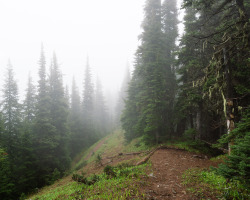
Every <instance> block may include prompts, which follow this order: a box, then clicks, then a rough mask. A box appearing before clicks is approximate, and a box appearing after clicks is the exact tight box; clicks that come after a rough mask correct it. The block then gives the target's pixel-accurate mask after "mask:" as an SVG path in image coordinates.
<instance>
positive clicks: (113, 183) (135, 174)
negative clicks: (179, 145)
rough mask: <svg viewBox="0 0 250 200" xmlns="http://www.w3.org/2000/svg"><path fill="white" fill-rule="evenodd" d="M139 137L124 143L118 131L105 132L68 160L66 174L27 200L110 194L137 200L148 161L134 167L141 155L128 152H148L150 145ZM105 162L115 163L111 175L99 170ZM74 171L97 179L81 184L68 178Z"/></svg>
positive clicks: (82, 197)
mask: <svg viewBox="0 0 250 200" xmlns="http://www.w3.org/2000/svg"><path fill="white" fill-rule="evenodd" d="M141 140H142V138H138V139H135V140H133V141H132V142H131V143H130V144H126V143H125V140H124V136H123V133H122V132H121V131H116V132H114V133H112V134H110V135H108V136H107V137H105V138H103V139H101V140H100V141H98V142H97V143H95V144H94V145H92V146H91V147H90V148H89V149H87V150H86V151H84V152H82V153H81V154H80V155H79V156H78V158H76V160H75V161H74V162H73V163H72V169H71V171H70V172H69V173H68V175H67V176H65V177H64V178H63V179H61V180H58V181H57V182H56V183H54V184H53V185H51V186H47V187H44V188H43V189H41V190H39V192H38V193H37V194H34V195H31V196H30V197H29V198H28V199H32V200H35V199H50V200H52V199H109V198H111V196H112V199H126V198H128V197H133V198H138V199H140V198H141V196H142V195H143V194H141V193H140V192H139V188H140V184H145V183H142V182H140V177H142V176H146V169H147V170H148V169H150V164H144V165H141V166H137V167H135V166H134V165H135V163H136V162H138V161H139V160H140V159H142V157H143V156H144V154H139V155H129V152H141V151H148V150H150V149H151V148H153V147H151V148H150V147H148V146H147V145H145V143H144V142H142V141H141ZM126 153H128V155H125V154H126ZM119 154H120V155H119ZM121 154H122V155H121ZM106 165H110V166H116V167H115V168H112V170H113V171H114V172H115V174H116V177H115V178H114V177H113V178H112V177H109V176H108V175H107V173H104V172H103V169H104V166H106ZM74 174H75V175H76V174H77V175H78V176H81V177H82V178H87V180H88V181H93V179H98V181H96V183H95V184H91V185H89V184H82V183H79V182H77V181H74V180H73V179H72V176H73V175H74ZM94 174H95V175H94ZM114 188H115V191H114V190H113V189H114ZM111 191H112V192H111Z"/></svg>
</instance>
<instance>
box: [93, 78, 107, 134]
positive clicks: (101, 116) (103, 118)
mask: <svg viewBox="0 0 250 200" xmlns="http://www.w3.org/2000/svg"><path fill="white" fill-rule="evenodd" d="M94 121H95V127H96V130H97V134H98V135H100V136H102V137H103V136H105V135H106V134H107V131H108V125H109V120H108V114H107V108H106V106H105V100H104V96H103V91H102V84H101V81H100V80H99V79H98V78H97V81H96V89H95V105H94Z"/></svg>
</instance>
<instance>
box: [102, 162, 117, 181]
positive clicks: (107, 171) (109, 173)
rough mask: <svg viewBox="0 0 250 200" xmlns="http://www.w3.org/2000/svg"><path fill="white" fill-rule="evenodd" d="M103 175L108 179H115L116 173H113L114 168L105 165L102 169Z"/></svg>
mask: <svg viewBox="0 0 250 200" xmlns="http://www.w3.org/2000/svg"><path fill="white" fill-rule="evenodd" d="M103 171H104V173H105V174H106V175H107V176H108V177H109V178H115V177H116V173H115V171H114V168H113V167H112V166H110V165H107V166H106V167H105V168H104V170H103Z"/></svg>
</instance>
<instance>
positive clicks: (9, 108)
mask: <svg viewBox="0 0 250 200" xmlns="http://www.w3.org/2000/svg"><path fill="white" fill-rule="evenodd" d="M1 104H2V109H1V111H2V117H3V123H4V138H5V148H6V151H7V153H8V154H9V158H10V159H14V157H15V153H16V152H15V149H16V146H17V145H16V144H17V141H18V137H19V136H20V128H21V115H20V104H19V97H18V87H17V83H16V81H15V79H14V72H13V67H12V65H11V63H10V61H9V62H8V66H7V71H6V77H5V83H4V88H3V100H2V103H1Z"/></svg>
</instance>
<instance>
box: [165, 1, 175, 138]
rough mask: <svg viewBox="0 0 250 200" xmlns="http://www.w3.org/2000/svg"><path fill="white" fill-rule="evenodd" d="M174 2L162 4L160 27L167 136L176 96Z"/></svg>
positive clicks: (170, 127)
mask: <svg viewBox="0 0 250 200" xmlns="http://www.w3.org/2000/svg"><path fill="white" fill-rule="evenodd" d="M176 4H177V2H176V0H165V1H164V2H163V4H162V25H163V37H164V39H163V40H164V51H165V52H164V55H165V67H166V93H167V95H168V96H167V99H166V101H167V109H166V113H167V115H166V117H167V119H166V122H167V129H168V130H169V131H168V132H169V134H173V133H174V125H173V110H174V101H175V95H176V80H175V72H176V67H175V62H176V58H175V53H176V51H177V45H176V40H177V37H178V27H177V25H178V23H179V21H178V13H177V7H176Z"/></svg>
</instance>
